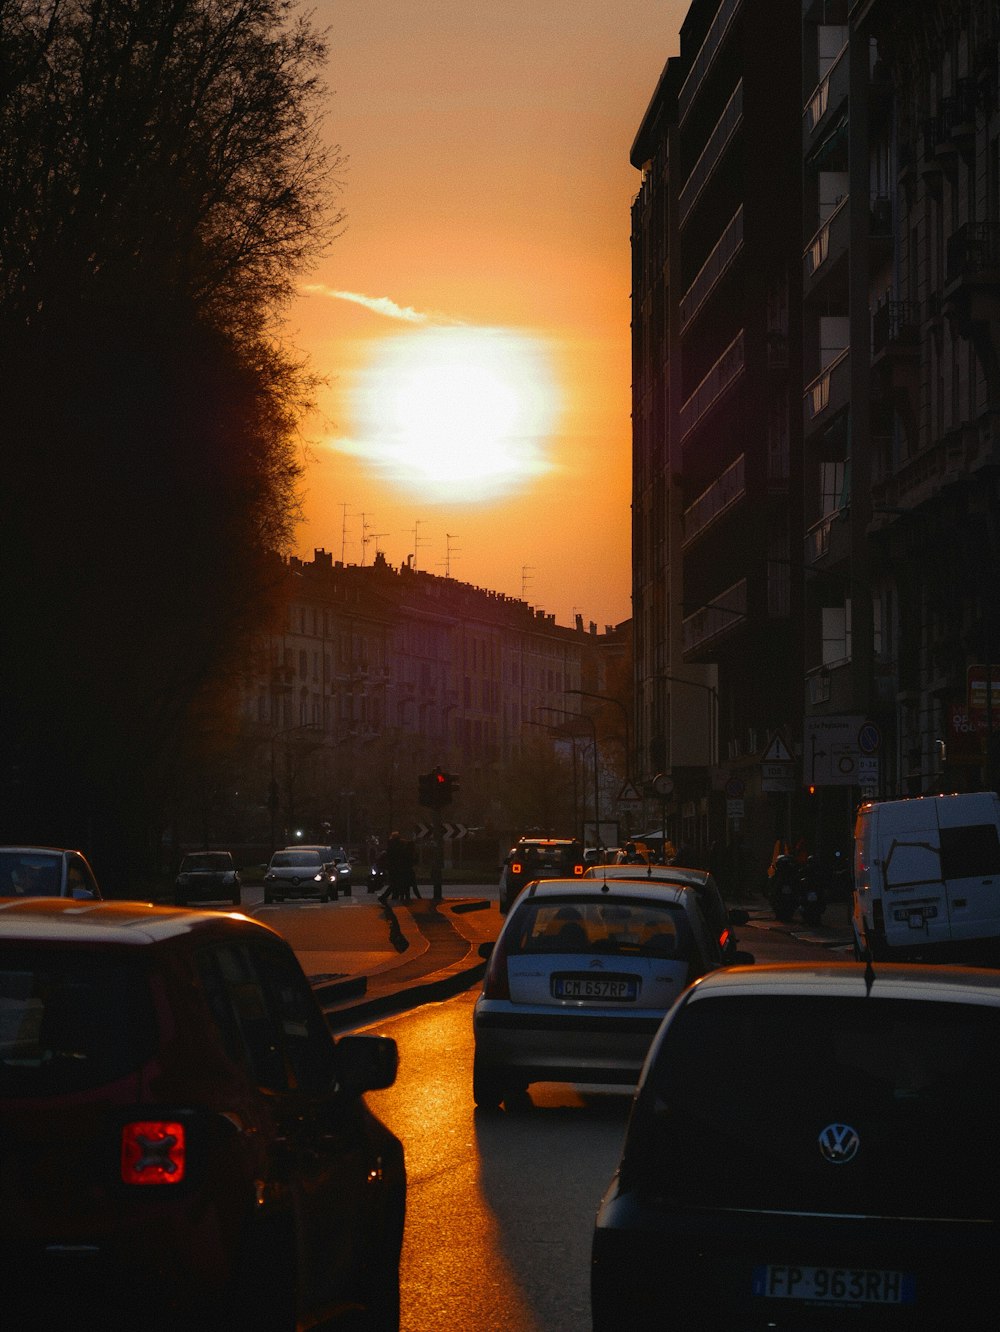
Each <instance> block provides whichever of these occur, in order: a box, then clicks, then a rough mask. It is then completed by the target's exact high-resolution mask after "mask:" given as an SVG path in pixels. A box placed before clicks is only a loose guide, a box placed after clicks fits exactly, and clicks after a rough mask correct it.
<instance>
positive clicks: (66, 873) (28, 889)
mask: <svg viewBox="0 0 1000 1332" xmlns="http://www.w3.org/2000/svg"><path fill="white" fill-rule="evenodd" d="M0 897H73V898H76V899H77V900H78V901H83V902H86V901H91V900H96V901H100V900H101V890H100V888H99V887H98V884H97V878H96V876H95V875H94V871H93V870H92V869H91V868H90V865H89V864H88V863H87V858H86V856H85V855H84V854H83V852H82V851H71V850H68V849H67V848H65V847H59V846H0Z"/></svg>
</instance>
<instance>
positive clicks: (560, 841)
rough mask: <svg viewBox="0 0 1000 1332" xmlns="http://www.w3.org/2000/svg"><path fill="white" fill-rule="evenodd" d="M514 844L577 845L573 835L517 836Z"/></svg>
mask: <svg viewBox="0 0 1000 1332" xmlns="http://www.w3.org/2000/svg"><path fill="white" fill-rule="evenodd" d="M514 845H515V846H577V845H578V843H577V840H576V838H575V837H519V838H518V839H517V841H516V842H515V843H514Z"/></svg>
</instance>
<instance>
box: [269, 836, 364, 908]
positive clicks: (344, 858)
mask: <svg viewBox="0 0 1000 1332" xmlns="http://www.w3.org/2000/svg"><path fill="white" fill-rule="evenodd" d="M285 850H286V851H318V852H319V854H320V856H321V858H322V860H323V864H324V865H326V866H327V867H328V868H329V869H330V873H331V878H332V882H333V896H334V898H336V896H337V892H338V890H339V891H340V892H342V893H343V894H344V896H345V897H350V895H351V861H350V858H349V857H348V854H347V852H346V851H345V850H344V848H343V847H342V846H311V845H309V846H306V845H301V844H300V845H298V846H286V847H285Z"/></svg>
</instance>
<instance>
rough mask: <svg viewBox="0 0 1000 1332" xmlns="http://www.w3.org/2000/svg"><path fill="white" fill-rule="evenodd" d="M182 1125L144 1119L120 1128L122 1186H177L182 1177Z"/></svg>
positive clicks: (183, 1142)
mask: <svg viewBox="0 0 1000 1332" xmlns="http://www.w3.org/2000/svg"><path fill="white" fill-rule="evenodd" d="M186 1156H187V1144H186V1139H185V1133H184V1125H183V1124H178V1123H175V1122H174V1121H173V1120H163V1119H155V1120H154V1119H144V1120H141V1121H139V1122H138V1123H135V1124H126V1125H125V1127H124V1128H123V1129H122V1179H123V1180H124V1181H125V1183H126V1184H178V1183H180V1181H181V1180H182V1179H183V1178H184V1168H185V1164H186Z"/></svg>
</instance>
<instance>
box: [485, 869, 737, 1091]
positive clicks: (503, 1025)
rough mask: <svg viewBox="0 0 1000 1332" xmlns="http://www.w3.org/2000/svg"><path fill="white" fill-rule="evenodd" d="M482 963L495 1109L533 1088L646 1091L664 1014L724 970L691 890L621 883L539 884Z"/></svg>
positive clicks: (488, 1080)
mask: <svg viewBox="0 0 1000 1332" xmlns="http://www.w3.org/2000/svg"><path fill="white" fill-rule="evenodd" d="M480 954H481V955H482V956H484V957H488V958H489V964H488V966H487V968H486V974H485V977H484V979H483V988H482V993H481V994H480V996H479V998H478V999H477V1000H476V1005H475V1009H474V1015H473V1031H474V1035H475V1056H474V1065H473V1079H472V1095H473V1099H474V1100H475V1103H476V1105H477V1106H480V1107H482V1108H483V1109H484V1110H490V1109H495V1108H496V1107H497V1106H498V1105H499V1104H500V1103H501V1101H504V1100H507V1099H508V1098H510V1097H512V1096H517V1095H518V1094H520V1093H523V1092H524V1091H525V1090H526V1088H527V1087H528V1085H529V1084H530V1083H532V1082H605V1083H633V1084H634V1083H635V1082H636V1081H637V1080H638V1077H639V1072H640V1070H641V1068H642V1063H643V1060H644V1059H645V1057H646V1051H647V1049H648V1048H649V1043H650V1041H651V1040H652V1038H653V1036H654V1035H655V1033H656V1031H657V1028H658V1027H659V1025H660V1022H661V1020H662V1018H663V1015H664V1013H665V1012H666V1011H667V1009H668V1008H669V1007H670V1005H671V1004H672V1003H673V1002H674V1000H675V999H676V998H677V996H678V995H679V994H680V993H681V991H682V990H683V989H684V987H685V986H686V985H687V984H688V983H689V982H690V981H692V980H693V979H694V978H695V977H697V976H701V975H704V973H705V972H707V971H711V970H712V969H713V968H715V967H718V966H721V965H722V954H721V953H720V951H719V946H718V943H717V941H716V939H715V937H714V935H713V934H712V932H711V930H710V929H709V928H708V926H707V925H706V923H705V920H704V917H703V916H702V913H701V908H700V907H699V906H698V901H697V898H696V897H695V895H694V893H693V891H692V890H691V889H689V888H682V887H679V886H676V885H673V884H667V883H651V884H647V883H643V882H639V881H635V880H616V879H608V880H607V881H603V880H600V881H598V880H596V879H587V878H580V879H549V880H544V881H541V882H536V883H532V884H529V886H528V887H527V888H525V890H524V892H523V893H522V894H521V896H520V897H519V898H518V900H517V902H516V903H515V904H514V907H513V908H512V910H511V911H510V913H509V915H508V916H507V919H506V921H505V922H504V925H503V928H502V929H501V931H500V934H499V936H498V938H497V941H496V943H495V944H482V945H480Z"/></svg>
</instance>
